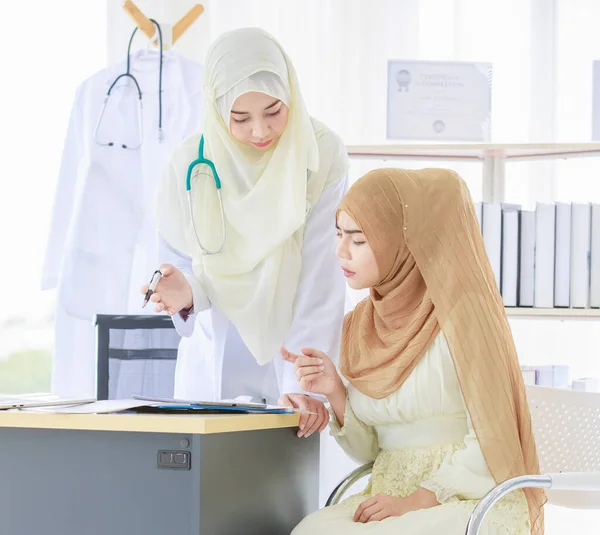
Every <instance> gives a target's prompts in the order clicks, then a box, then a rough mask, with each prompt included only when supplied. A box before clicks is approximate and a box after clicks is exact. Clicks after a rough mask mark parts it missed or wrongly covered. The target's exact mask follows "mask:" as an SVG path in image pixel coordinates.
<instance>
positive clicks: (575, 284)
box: [571, 203, 591, 308]
mask: <svg viewBox="0 0 600 535" xmlns="http://www.w3.org/2000/svg"><path fill="white" fill-rule="evenodd" d="M590 216H591V205H589V204H580V203H573V205H572V207H571V306H572V307H573V308H586V307H587V306H588V303H589V291H590V227H591V217H590Z"/></svg>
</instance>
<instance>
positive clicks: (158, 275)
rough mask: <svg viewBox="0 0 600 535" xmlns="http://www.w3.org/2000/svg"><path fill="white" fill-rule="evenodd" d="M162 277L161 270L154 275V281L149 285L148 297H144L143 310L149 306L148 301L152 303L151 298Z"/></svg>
mask: <svg viewBox="0 0 600 535" xmlns="http://www.w3.org/2000/svg"><path fill="white" fill-rule="evenodd" d="M161 277H162V273H161V271H160V269H157V270H156V271H155V272H154V273H153V274H152V279H151V280H150V284H149V285H148V291H147V292H146V295H145V297H144V304H143V305H142V308H144V307H145V306H146V305H147V304H148V301H150V298H151V297H152V294H153V293H154V291H155V290H156V287H157V286H158V281H160V279H161Z"/></svg>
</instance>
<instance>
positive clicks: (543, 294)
mask: <svg viewBox="0 0 600 535" xmlns="http://www.w3.org/2000/svg"><path fill="white" fill-rule="evenodd" d="M555 226H556V206H555V205H554V204H544V203H538V204H537V207H536V210H535V275H534V280H535V289H534V294H533V295H534V306H535V307H536V308H553V307H554V243H555Z"/></svg>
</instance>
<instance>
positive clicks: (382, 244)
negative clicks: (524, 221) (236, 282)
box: [340, 169, 545, 535]
mask: <svg viewBox="0 0 600 535" xmlns="http://www.w3.org/2000/svg"><path fill="white" fill-rule="evenodd" d="M340 210H343V211H345V212H346V213H348V215H349V216H350V217H351V218H352V219H353V220H354V221H355V222H356V224H357V225H358V226H359V227H360V228H361V229H362V231H363V232H364V234H365V236H366V238H367V240H368V241H369V244H370V246H371V248H372V249H373V252H374V253H375V257H376V259H377V264H378V266H379V269H380V275H381V277H382V280H381V282H380V283H379V284H378V285H377V286H376V287H375V288H373V289H372V290H371V295H370V298H368V299H366V300H364V301H362V302H361V303H359V305H357V307H356V309H355V310H354V311H353V312H351V313H350V314H348V315H347V316H346V320H345V323H344V334H343V340H342V351H341V369H342V373H343V374H344V376H345V377H346V378H347V379H348V380H349V381H350V382H351V383H352V384H353V385H354V386H355V387H356V388H357V389H358V390H360V391H361V392H363V393H364V394H366V395H368V396H371V397H374V398H383V397H385V396H387V395H389V394H391V393H392V392H394V391H396V390H397V389H398V388H400V386H401V385H402V384H403V383H404V381H405V380H406V378H407V377H408V376H409V375H410V373H411V372H412V370H413V369H414V367H415V366H416V365H417V364H418V362H419V360H420V359H421V357H422V356H423V355H424V354H425V352H426V351H427V349H428V348H429V346H430V345H431V343H432V341H433V340H434V338H435V337H436V336H437V334H438V332H439V330H440V329H441V331H442V332H443V333H444V336H445V338H446V341H447V343H448V346H449V348H450V352H451V354H452V359H453V362H454V366H455V368H456V373H457V376H458V380H459V383H460V387H461V391H462V394H463V397H464V399H465V403H466V406H467V410H468V412H469V415H470V417H471V422H472V424H473V428H474V430H475V433H476V435H477V438H478V440H479V444H480V446H481V449H482V451H483V455H484V457H485V459H486V462H487V465H488V467H489V469H490V472H491V474H492V476H493V477H494V479H495V480H496V482H498V483H499V482H502V481H505V480H506V479H509V478H511V477H514V476H517V475H523V474H538V473H539V462H538V457H537V452H536V447H535V441H534V438H533V431H532V426H531V415H530V413H529V408H528V405H527V399H526V395H525V386H524V384H523V376H522V374H521V370H520V367H519V362H518V359H517V352H516V349H515V345H514V342H513V339H512V335H511V332H510V327H509V324H508V320H507V318H506V314H505V311H504V305H503V302H502V298H501V297H500V293H499V291H498V287H497V284H496V281H495V278H494V274H493V271H492V268H491V265H490V262H489V260H488V257H487V255H486V252H485V248H484V244H483V239H482V237H481V232H480V230H479V226H478V223H477V218H476V216H475V211H474V208H473V202H472V200H471V196H470V194H469V190H468V188H467V186H466V184H465V183H464V181H463V180H462V179H461V178H460V177H459V176H458V175H457V174H456V173H454V172H453V171H449V170H446V169H423V170H420V171H406V170H401V169H379V170H376V171H372V172H370V173H368V174H367V175H365V176H364V177H363V178H361V179H360V180H358V181H357V182H356V183H355V184H354V185H353V186H352V188H351V189H350V191H349V192H348V194H347V195H346V197H345V198H344V200H343V201H342V204H341V206H340ZM525 494H526V496H527V500H528V504H529V511H530V517H531V523H532V533H534V534H536V535H539V534H541V533H543V514H542V505H543V503H544V501H545V496H544V493H543V491H541V490H538V489H531V490H526V491H525Z"/></svg>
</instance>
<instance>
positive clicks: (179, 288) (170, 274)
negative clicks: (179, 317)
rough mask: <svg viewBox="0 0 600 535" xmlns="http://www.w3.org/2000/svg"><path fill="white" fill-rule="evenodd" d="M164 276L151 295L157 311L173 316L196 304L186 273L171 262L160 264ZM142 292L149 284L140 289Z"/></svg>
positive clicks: (143, 292)
mask: <svg viewBox="0 0 600 535" xmlns="http://www.w3.org/2000/svg"><path fill="white" fill-rule="evenodd" d="M160 271H161V273H162V277H161V279H160V281H158V285H157V286H156V290H155V291H154V293H153V294H152V296H151V297H150V301H151V302H152V303H154V304H155V306H154V311H155V312H163V311H166V313H167V314H168V315H169V316H173V315H175V314H177V313H178V312H180V311H182V310H189V309H190V308H192V306H193V305H194V297H193V294H192V287H191V286H190V284H189V282H188V281H187V280H186V278H185V276H184V274H183V273H182V272H181V271H180V270H178V269H177V268H176V267H175V266H172V265H171V264H163V265H162V266H160ZM140 291H141V293H142V294H144V295H145V294H146V292H147V291H148V285H147V284H146V285H144V286H142V288H141V289H140Z"/></svg>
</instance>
